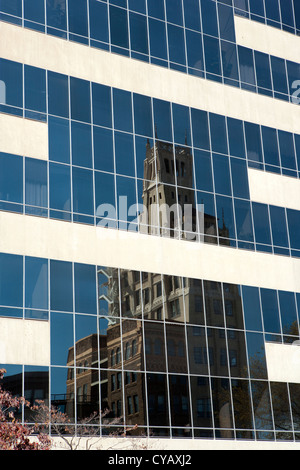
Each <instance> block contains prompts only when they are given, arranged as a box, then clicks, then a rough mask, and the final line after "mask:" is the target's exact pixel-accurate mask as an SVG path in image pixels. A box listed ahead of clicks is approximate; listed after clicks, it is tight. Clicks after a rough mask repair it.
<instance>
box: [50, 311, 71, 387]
mask: <svg viewBox="0 0 300 470" xmlns="http://www.w3.org/2000/svg"><path fill="white" fill-rule="evenodd" d="M50 337H51V344H50V350H51V365H52V366H53V365H57V366H65V365H66V362H67V359H66V358H67V357H68V352H69V351H70V350H71V348H73V347H74V331H73V315H70V314H63V313H56V312H51V313H50ZM57 370H59V374H63V379H62V381H63V387H60V388H59V394H62V395H63V396H64V395H66V380H67V374H66V372H65V369H64V368H62V367H60V368H59V369H57ZM51 372H52V379H51V382H52V383H51V388H52V389H54V390H55V388H56V386H57V385H56V383H57V379H56V378H54V377H56V376H57V374H55V372H56V369H55V368H54V367H52V368H51ZM54 374H55V375H54ZM53 375H54V377H53ZM54 396H55V395H54Z"/></svg>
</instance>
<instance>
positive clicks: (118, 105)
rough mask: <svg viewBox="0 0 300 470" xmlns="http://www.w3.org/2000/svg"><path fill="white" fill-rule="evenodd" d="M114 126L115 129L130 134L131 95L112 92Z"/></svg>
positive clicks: (118, 91) (126, 92) (119, 91)
mask: <svg viewBox="0 0 300 470" xmlns="http://www.w3.org/2000/svg"><path fill="white" fill-rule="evenodd" d="M113 106H114V124H115V129H118V130H120V131H126V132H132V128H133V126H132V102H131V93H129V92H128V91H123V90H117V89H114V90H113Z"/></svg>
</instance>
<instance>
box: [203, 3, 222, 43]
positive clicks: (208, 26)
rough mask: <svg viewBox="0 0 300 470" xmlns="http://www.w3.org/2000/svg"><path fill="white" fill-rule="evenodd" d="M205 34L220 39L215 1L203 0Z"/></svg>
mask: <svg viewBox="0 0 300 470" xmlns="http://www.w3.org/2000/svg"><path fill="white" fill-rule="evenodd" d="M201 13H202V26H203V32H204V33H205V34H208V35H210V36H215V37H218V35H219V34H218V20H217V9H216V2H215V1H214V0H201Z"/></svg>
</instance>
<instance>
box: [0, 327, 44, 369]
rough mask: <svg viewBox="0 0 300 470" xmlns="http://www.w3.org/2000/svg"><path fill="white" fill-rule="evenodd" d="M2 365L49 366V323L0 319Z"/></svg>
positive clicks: (0, 359)
mask: <svg viewBox="0 0 300 470" xmlns="http://www.w3.org/2000/svg"><path fill="white" fill-rule="evenodd" d="M0 363H1V364H18V365H22V364H27V365H31V366H49V365H50V324H49V322H46V321H36V320H22V319H16V318H0Z"/></svg>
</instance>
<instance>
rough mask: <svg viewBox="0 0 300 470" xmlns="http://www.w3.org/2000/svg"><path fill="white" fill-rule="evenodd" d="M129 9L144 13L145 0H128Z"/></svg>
mask: <svg viewBox="0 0 300 470" xmlns="http://www.w3.org/2000/svg"><path fill="white" fill-rule="evenodd" d="M128 8H129V10H132V11H136V12H137V13H144V14H146V4H145V0H128Z"/></svg>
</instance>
